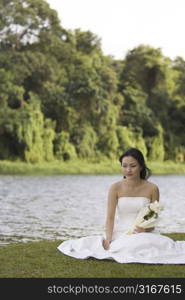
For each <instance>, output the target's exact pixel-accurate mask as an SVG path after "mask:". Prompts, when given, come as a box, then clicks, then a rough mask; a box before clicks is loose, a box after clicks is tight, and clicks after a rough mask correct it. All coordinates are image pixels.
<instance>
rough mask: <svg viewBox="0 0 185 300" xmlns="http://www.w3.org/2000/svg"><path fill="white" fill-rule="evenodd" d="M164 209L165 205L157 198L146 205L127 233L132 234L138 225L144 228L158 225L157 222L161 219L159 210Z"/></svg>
mask: <svg viewBox="0 0 185 300" xmlns="http://www.w3.org/2000/svg"><path fill="white" fill-rule="evenodd" d="M162 209H163V206H162V205H161V204H159V202H158V201H157V200H156V201H154V202H151V203H149V204H148V205H146V206H144V207H143V208H142V209H141V210H140V211H139V213H138V215H137V217H136V219H135V221H134V224H133V225H132V227H131V229H130V230H128V231H127V232H125V233H126V234H132V233H133V232H134V230H135V228H136V227H137V226H138V227H141V228H144V229H146V228H152V227H154V226H156V224H157V222H158V221H159V218H158V215H159V211H161V210H162Z"/></svg>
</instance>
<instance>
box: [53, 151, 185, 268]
mask: <svg viewBox="0 0 185 300" xmlns="http://www.w3.org/2000/svg"><path fill="white" fill-rule="evenodd" d="M119 161H120V163H121V166H122V170H123V179H122V180H120V181H118V182H115V183H113V184H112V185H111V186H110V188H109V192H108V200H107V216H106V223H105V235H104V236H95V235H94V236H93V235H92V236H86V237H81V238H79V239H71V240H67V241H64V242H62V243H61V244H60V245H59V246H58V250H59V251H61V252H62V253H64V254H66V255H69V256H72V257H75V258H78V259H86V258H89V257H94V258H96V259H111V260H115V261H116V262H118V263H149V264H185V241H174V240H172V239H170V238H169V237H166V236H164V235H161V234H160V233H159V232H157V230H156V229H155V228H154V227H153V228H147V229H144V228H142V227H139V226H135V227H134V230H133V231H132V234H129V235H128V234H127V231H128V230H130V228H131V227H132V228H133V224H134V221H135V219H136V217H137V215H138V213H139V212H140V210H141V209H142V208H143V207H144V206H146V205H147V204H150V203H152V202H154V201H159V188H158V186H157V185H156V184H154V183H151V182H149V181H148V180H147V179H148V177H149V176H150V170H149V169H148V168H147V166H146V163H145V160H144V156H143V154H142V152H141V151H140V150H138V149H136V148H129V149H128V150H127V151H126V152H125V153H123V154H122V155H121V157H120V158H119ZM116 217H118V220H117V221H116Z"/></svg>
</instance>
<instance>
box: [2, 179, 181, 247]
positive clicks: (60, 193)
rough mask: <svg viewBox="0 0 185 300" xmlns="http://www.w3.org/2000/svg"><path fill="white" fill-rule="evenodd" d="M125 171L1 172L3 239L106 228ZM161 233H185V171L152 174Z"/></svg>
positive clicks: (53, 236)
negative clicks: (110, 194)
mask: <svg viewBox="0 0 185 300" xmlns="http://www.w3.org/2000/svg"><path fill="white" fill-rule="evenodd" d="M120 179H121V175H65V176H33V177H31V176H0V207H1V212H0V244H8V243H11V242H26V241H33V240H40V239H61V240H65V239H69V238H70V237H80V236H85V235H89V234H90V235H91V234H102V233H103V231H104V223H105V211H106V200H107V191H108V188H109V186H110V184H112V183H113V182H115V181H117V180H120ZM150 181H151V182H154V183H156V184H157V185H158V186H159V189H160V194H161V203H163V205H164V206H165V209H164V210H163V211H162V212H161V221H160V223H159V224H158V229H159V230H160V232H185V216H184V212H185V184H184V183H185V175H165V176H152V177H151V178H150Z"/></svg>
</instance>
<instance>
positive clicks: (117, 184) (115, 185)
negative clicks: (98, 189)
mask: <svg viewBox="0 0 185 300" xmlns="http://www.w3.org/2000/svg"><path fill="white" fill-rule="evenodd" d="M122 184H123V182H122V180H119V181H116V182H113V183H112V184H111V186H110V189H112V190H115V191H118V190H119V189H120V187H121V186H122Z"/></svg>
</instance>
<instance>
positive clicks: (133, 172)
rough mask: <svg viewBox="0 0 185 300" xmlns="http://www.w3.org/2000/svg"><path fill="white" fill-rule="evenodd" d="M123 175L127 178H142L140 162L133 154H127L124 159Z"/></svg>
mask: <svg viewBox="0 0 185 300" xmlns="http://www.w3.org/2000/svg"><path fill="white" fill-rule="evenodd" d="M122 170H123V175H124V176H126V178H127V179H138V178H140V172H141V166H140V164H139V162H138V161H137V160H136V159H135V158H134V157H132V156H125V157H123V159H122Z"/></svg>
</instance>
